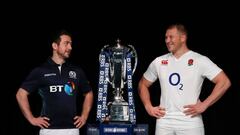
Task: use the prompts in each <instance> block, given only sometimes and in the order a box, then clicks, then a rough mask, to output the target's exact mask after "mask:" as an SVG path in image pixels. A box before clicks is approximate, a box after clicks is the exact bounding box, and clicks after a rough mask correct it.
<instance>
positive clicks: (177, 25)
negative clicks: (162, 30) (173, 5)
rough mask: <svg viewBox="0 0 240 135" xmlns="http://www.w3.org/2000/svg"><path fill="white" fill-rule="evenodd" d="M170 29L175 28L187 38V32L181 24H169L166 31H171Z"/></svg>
mask: <svg viewBox="0 0 240 135" xmlns="http://www.w3.org/2000/svg"><path fill="white" fill-rule="evenodd" d="M172 28H176V29H177V30H178V31H179V32H181V33H182V34H185V35H186V36H188V31H187V29H186V27H185V26H184V25H183V24H181V23H175V24H171V25H169V26H168V28H167V30H168V29H172Z"/></svg>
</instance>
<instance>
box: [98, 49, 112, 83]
mask: <svg viewBox="0 0 240 135" xmlns="http://www.w3.org/2000/svg"><path fill="white" fill-rule="evenodd" d="M108 47H109V45H105V46H104V47H103V48H102V49H101V53H100V54H99V62H101V59H100V57H101V54H102V53H103V52H105V49H107V48H108ZM106 59H108V61H109V64H111V63H110V58H109V56H107V58H106ZM110 67H111V66H110ZM106 81H107V82H108V83H110V84H111V85H112V84H113V82H111V81H110V79H109V77H107V78H106Z"/></svg>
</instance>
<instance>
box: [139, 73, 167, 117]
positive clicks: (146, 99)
mask: <svg viewBox="0 0 240 135" xmlns="http://www.w3.org/2000/svg"><path fill="white" fill-rule="evenodd" d="M151 85H152V82H150V81H148V80H147V79H145V78H144V77H142V78H141V80H140V82H139V84H138V93H139V96H140V99H141V100H142V102H143V105H144V107H145V109H146V111H147V112H148V114H149V115H150V116H153V117H156V118H160V117H163V116H164V115H165V109H164V108H162V107H160V106H157V107H153V106H152V103H151V100H150V93H149V87H150V86H151Z"/></svg>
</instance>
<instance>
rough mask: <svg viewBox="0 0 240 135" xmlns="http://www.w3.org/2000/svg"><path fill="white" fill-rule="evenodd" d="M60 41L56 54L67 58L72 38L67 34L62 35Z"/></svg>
mask: <svg viewBox="0 0 240 135" xmlns="http://www.w3.org/2000/svg"><path fill="white" fill-rule="evenodd" d="M60 38H61V41H60V43H59V45H58V47H57V50H56V51H57V54H58V55H59V56H61V57H62V58H63V59H66V58H69V56H70V54H71V50H72V39H71V37H70V36H68V35H62V36H61V37H60Z"/></svg>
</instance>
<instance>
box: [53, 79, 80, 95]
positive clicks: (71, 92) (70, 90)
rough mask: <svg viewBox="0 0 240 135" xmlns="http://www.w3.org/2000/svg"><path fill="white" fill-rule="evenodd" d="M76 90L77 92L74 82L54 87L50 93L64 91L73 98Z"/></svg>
mask: <svg viewBox="0 0 240 135" xmlns="http://www.w3.org/2000/svg"><path fill="white" fill-rule="evenodd" d="M75 90H76V88H75V84H74V83H73V82H67V84H65V85H52V86H50V87H49V91H50V93H55V92H62V91H64V92H65V93H66V94H67V95H69V96H73V95H74V91H75Z"/></svg>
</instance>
